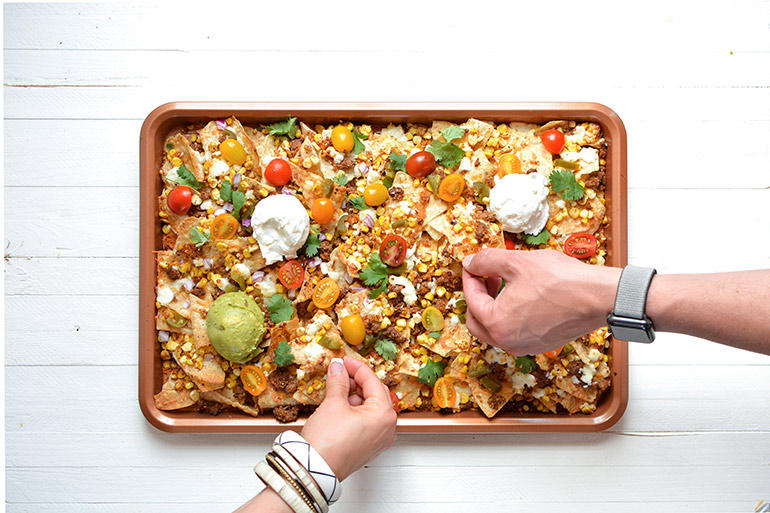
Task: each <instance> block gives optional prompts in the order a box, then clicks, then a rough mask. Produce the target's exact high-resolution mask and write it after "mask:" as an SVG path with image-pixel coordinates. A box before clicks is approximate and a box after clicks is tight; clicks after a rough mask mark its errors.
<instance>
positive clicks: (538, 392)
mask: <svg viewBox="0 0 770 513" xmlns="http://www.w3.org/2000/svg"><path fill="white" fill-rule="evenodd" d="M544 395H545V390H544V389H542V388H536V389H534V390H533V391H532V397H534V398H535V399H540V398H541V397H543V396H544Z"/></svg>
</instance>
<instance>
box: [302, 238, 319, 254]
mask: <svg viewBox="0 0 770 513" xmlns="http://www.w3.org/2000/svg"><path fill="white" fill-rule="evenodd" d="M320 248H321V240H320V239H319V238H318V234H317V233H311V234H310V235H308V236H307V240H306V241H305V245H304V246H302V249H301V251H302V252H303V253H305V256H306V257H308V258H310V257H314V256H316V255H317V254H318V250H319V249H320Z"/></svg>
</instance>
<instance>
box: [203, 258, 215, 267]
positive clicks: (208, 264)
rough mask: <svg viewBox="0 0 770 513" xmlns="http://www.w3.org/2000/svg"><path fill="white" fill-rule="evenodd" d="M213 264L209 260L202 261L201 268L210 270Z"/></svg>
mask: <svg viewBox="0 0 770 513" xmlns="http://www.w3.org/2000/svg"><path fill="white" fill-rule="evenodd" d="M213 263H214V262H212V261H211V259H210V258H204V259H203V267H205V268H206V269H211V266H212V264H213Z"/></svg>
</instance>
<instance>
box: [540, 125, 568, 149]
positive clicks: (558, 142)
mask: <svg viewBox="0 0 770 513" xmlns="http://www.w3.org/2000/svg"><path fill="white" fill-rule="evenodd" d="M540 140H541V141H543V145H544V146H545V149H546V150H548V151H550V152H551V153H561V150H563V149H564V134H563V133H561V132H559V131H558V130H554V129H550V130H546V131H545V132H543V133H542V134H540Z"/></svg>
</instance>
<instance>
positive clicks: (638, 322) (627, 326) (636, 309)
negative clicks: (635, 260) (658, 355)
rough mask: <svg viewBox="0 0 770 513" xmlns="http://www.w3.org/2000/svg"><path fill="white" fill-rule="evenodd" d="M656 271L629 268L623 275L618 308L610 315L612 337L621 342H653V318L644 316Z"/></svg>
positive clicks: (617, 300)
mask: <svg viewBox="0 0 770 513" xmlns="http://www.w3.org/2000/svg"><path fill="white" fill-rule="evenodd" d="M656 272H657V271H655V269H652V268H649V267H636V266H634V265H627V266H626V267H625V268H624V269H623V272H622V273H621V275H620V282H618V292H617V295H616V296H615V308H614V309H613V310H612V312H610V314H609V315H608V316H607V324H609V327H610V330H611V331H612V336H613V337H615V338H616V339H618V340H627V341H629V342H646V343H650V342H652V341H653V340H655V329H654V327H653V325H652V319H650V318H649V317H647V315H646V314H645V305H646V304H647V291H648V290H649V289H650V283H651V282H652V277H653V276H655V273H656Z"/></svg>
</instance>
